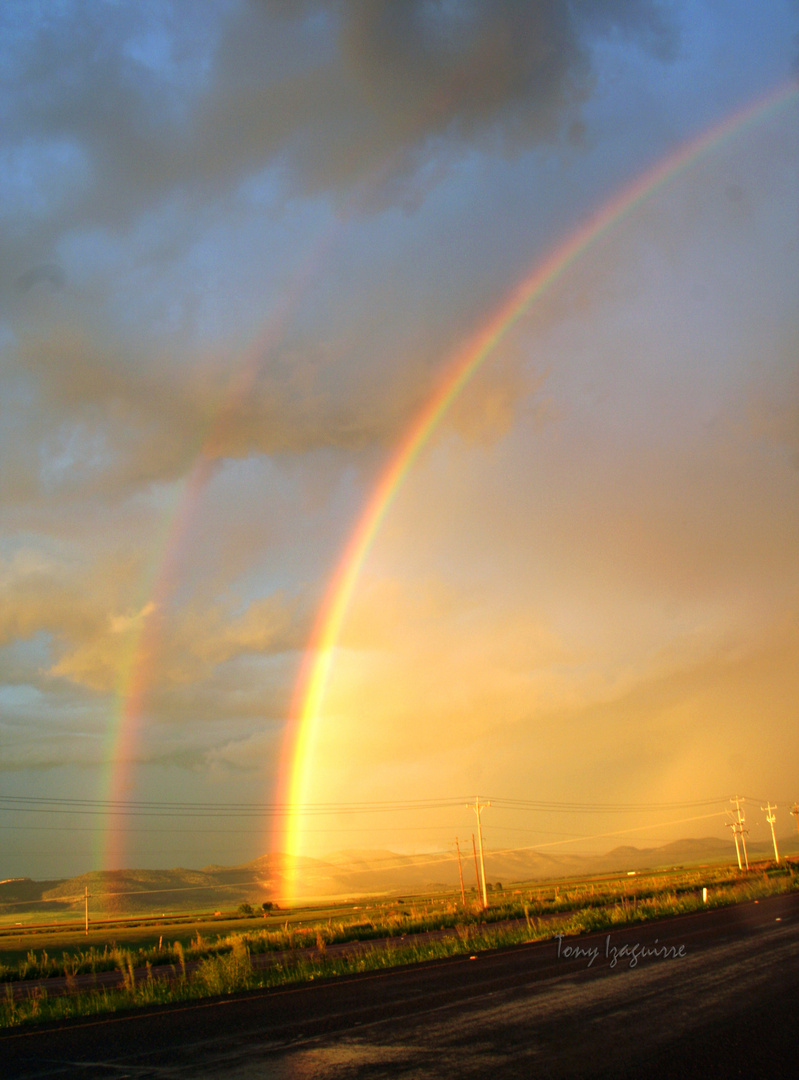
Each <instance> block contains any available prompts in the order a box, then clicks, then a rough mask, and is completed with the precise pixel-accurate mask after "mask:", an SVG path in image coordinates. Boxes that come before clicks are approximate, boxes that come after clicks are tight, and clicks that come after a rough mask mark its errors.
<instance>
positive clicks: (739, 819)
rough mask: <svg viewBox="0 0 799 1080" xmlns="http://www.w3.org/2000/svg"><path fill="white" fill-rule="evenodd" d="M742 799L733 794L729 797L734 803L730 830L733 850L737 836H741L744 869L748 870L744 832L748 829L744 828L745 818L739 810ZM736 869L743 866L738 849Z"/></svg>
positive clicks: (741, 868)
mask: <svg viewBox="0 0 799 1080" xmlns="http://www.w3.org/2000/svg"><path fill="white" fill-rule="evenodd" d="M743 801H744V800H743V799H742V798H741V797H740V796H739V795H733V796H732V798H731V799H730V802H734V803H735V817H734V818H733V821H732V831H733V835H734V836H735V850H736V851H738V837H739V836H740V838H741V847H742V848H743V852H744V862H745V863H746V869H747V870H748V869H749V856H748V855H747V853H746V838H745V834H746V833H748V832H749V830H748V829H745V828H744V821H745V818H744V814H743V811H742V810H741V803H742V802H743ZM738 869H739V870H743V867H742V866H741V853H740V851H738Z"/></svg>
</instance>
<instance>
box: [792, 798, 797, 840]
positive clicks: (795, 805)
mask: <svg viewBox="0 0 799 1080" xmlns="http://www.w3.org/2000/svg"><path fill="white" fill-rule="evenodd" d="M791 813H792V814H793V816H794V817H795V818H796V831H797V832H798V833H799V803H794V804H793V806H792V807H791Z"/></svg>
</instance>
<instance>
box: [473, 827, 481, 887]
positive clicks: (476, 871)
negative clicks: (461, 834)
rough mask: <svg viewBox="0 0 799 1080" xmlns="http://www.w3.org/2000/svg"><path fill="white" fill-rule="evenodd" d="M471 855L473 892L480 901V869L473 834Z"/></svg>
mask: <svg viewBox="0 0 799 1080" xmlns="http://www.w3.org/2000/svg"><path fill="white" fill-rule="evenodd" d="M472 854H473V855H474V882H475V892H476V893H477V898H478V900H479V899H480V868H479V867H478V865H477V845H476V844H475V842H474V833H472Z"/></svg>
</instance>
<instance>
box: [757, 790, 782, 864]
mask: <svg viewBox="0 0 799 1080" xmlns="http://www.w3.org/2000/svg"><path fill="white" fill-rule="evenodd" d="M760 809H761V810H766V811H767V813H766V821H767V822H768V823H769V825H770V826H771V839H772V842H773V844H774V859H775V861H776V862H779V861H780V853H779V851H777V836H776V834H775V832H774V822H775V821H776V820H777V819H776V818H775V817H774V811H775V810H776V809H777V807H776V806H772V805H771V802H770V801H769V802H768V803H766V805H765V806H761V807H760Z"/></svg>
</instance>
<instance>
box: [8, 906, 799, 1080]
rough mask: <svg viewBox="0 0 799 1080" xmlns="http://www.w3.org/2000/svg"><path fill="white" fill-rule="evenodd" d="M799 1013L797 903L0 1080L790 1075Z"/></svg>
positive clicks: (186, 1012) (388, 976) (64, 1042)
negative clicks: (56, 1078)
mask: <svg viewBox="0 0 799 1080" xmlns="http://www.w3.org/2000/svg"><path fill="white" fill-rule="evenodd" d="M644 948H647V949H649V950H651V952H650V954H649V955H641V953H642V950H643V949H644ZM614 960H615V963H614ZM798 1014H799V896H790V897H779V898H774V899H771V900H767V901H761V902H760V903H759V904H748V905H744V906H741V907H738V908H728V909H724V910H720V911H714V912H702V913H700V914H698V915H691V916H685V917H682V918H679V919H673V920H669V921H663V922H660V923H652V924H649V925H648V926H634V927H628V928H626V929H624V930H621V931H618V932H616V931H614V932H612V933H611V934H610V937H609V938H608V936H607V934H605V933H603V934H598V935H593V936H590V937H581V938H572V939H563V940H562V941H560V942H559V941H557V940H556V941H553V942H545V943H539V944H536V945H530V946H524V947H521V948H517V949H512V950H506V951H502V952H495V953H483V954H480V955H479V956H478V957H477V958H476V959H474V960H469V959H457V960H449V961H443V962H437V963H433V964H428V965H424V966H421V967H419V966H417V967H413V968H407V969H403V970H400V971H394V972H386V973H383V974H374V975H372V974H370V975H364V976H361V977H358V978H354V979H341V980H334V981H329V982H325V983H319V984H314V985H311V986H308V987H303V988H300V989H297V990H280V991H271V992H265V993H260V994H257V995H248V996H244V997H238V998H228V999H225V1000H224V1001H221V1002H208V1003H201V1004H198V1005H196V1006H191V1007H187V1008H184V1007H181V1008H174V1009H170V1010H167V1011H160V1012H153V1013H149V1014H146V1015H145V1014H141V1013H140V1014H135V1015H131V1016H129V1017H127V1018H124V1017H118V1018H114V1019H110V1020H106V1021H101V1022H97V1023H79V1024H75V1025H70V1026H66V1027H62V1028H60V1029H53V1030H47V1031H45V1030H39V1031H37V1032H28V1033H25V1034H19V1035H16V1036H5V1037H2V1038H0V1074H2V1075H3V1076H4V1077H19V1078H23V1077H24V1078H26V1080H33V1078H42V1080H43V1078H45V1077H48V1078H55V1077H61V1078H73V1077H81V1078H89V1077H91V1078H96V1077H105V1076H108V1077H111V1076H113V1077H131V1078H133V1077H136V1078H148V1077H151V1078H167V1077H169V1078H175V1080H178V1078H194V1077H198V1078H199V1077H203V1078H206V1077H207V1078H209V1080H216V1078H220V1080H221V1078H222V1077H224V1078H225V1080H251V1078H256V1077H258V1078H262V1077H263V1078H273V1077H274V1078H278V1080H282V1078H287V1080H288V1078H290V1080H305V1078H309V1080H310V1078H313V1080H345V1078H346V1080H356V1078H357V1080H367V1078H368V1080H377V1078H381V1077H407V1078H411V1077H413V1078H428V1077H429V1078H438V1077H441V1078H444V1077H446V1078H447V1080H450V1078H452V1077H457V1078H460V1077H464V1078H472V1077H474V1078H477V1077H480V1078H483V1077H488V1076H490V1077H492V1078H499V1080H502V1078H509V1077H524V1078H533V1077H552V1078H565V1077H594V1078H603V1080H604V1078H610V1077H627V1076H629V1077H633V1076H634V1077H644V1078H646V1077H649V1078H650V1080H656V1078H659V1077H672V1076H674V1077H676V1076H688V1077H693V1076H697V1077H699V1076H701V1077H704V1078H714V1077H725V1078H726V1077H734V1076H746V1077H752V1076H755V1077H758V1076H778V1075H783V1076H788V1075H793V1074H794V1071H795V1062H796V1054H797V1051H799V1035H797V1032H798V1031H799V1024H798V1023H797V1021H798V1020H799V1015H798Z"/></svg>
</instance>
